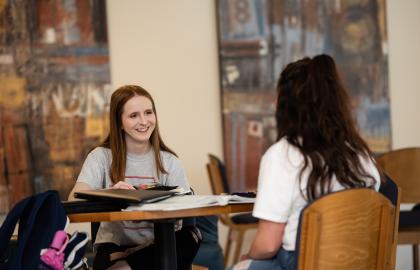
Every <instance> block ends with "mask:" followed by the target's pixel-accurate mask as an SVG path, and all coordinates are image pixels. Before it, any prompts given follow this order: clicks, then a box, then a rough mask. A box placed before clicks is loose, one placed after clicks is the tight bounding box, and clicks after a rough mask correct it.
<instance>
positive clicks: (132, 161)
mask: <svg viewBox="0 0 420 270" xmlns="http://www.w3.org/2000/svg"><path fill="white" fill-rule="evenodd" d="M160 155H161V160H162V163H163V167H164V168H165V170H166V171H167V172H168V174H162V173H159V175H156V165H155V156H154V151H153V149H151V150H150V151H149V152H147V153H146V154H144V155H133V154H128V155H127V164H126V171H125V177H126V179H125V181H126V182H127V183H129V184H131V185H136V186H138V185H140V184H148V183H152V182H153V181H154V179H158V181H159V182H160V183H161V184H163V185H167V186H179V187H182V188H183V189H184V190H189V189H190V186H189V184H188V180H187V176H186V174H185V171H184V169H183V167H182V165H181V162H180V161H179V159H178V158H177V157H176V156H174V155H172V154H171V153H169V152H164V151H161V152H160ZM111 162H112V154H111V150H110V149H108V148H103V147H97V148H95V149H94V150H93V151H92V152H90V153H89V155H88V156H87V158H86V160H85V162H84V164H83V167H82V170H81V171H80V174H79V177H78V178H77V182H82V183H86V184H88V185H89V186H91V187H92V188H93V189H102V188H109V187H111V186H112V185H113V183H112V181H111V178H110V168H111ZM153 178H154V179H153ZM153 240H154V234H153V223H151V222H146V221H142V222H132V221H122V222H101V226H100V227H99V230H98V234H97V236H96V241H95V244H98V243H110V242H111V243H116V244H117V245H138V246H139V247H140V246H148V245H150V244H151V243H153Z"/></svg>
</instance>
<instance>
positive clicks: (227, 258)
mask: <svg viewBox="0 0 420 270" xmlns="http://www.w3.org/2000/svg"><path fill="white" fill-rule="evenodd" d="M231 238H232V229H230V228H229V230H228V236H227V240H226V248H225V267H227V264H228V262H229V254H230V246H231V243H232V239H231Z"/></svg>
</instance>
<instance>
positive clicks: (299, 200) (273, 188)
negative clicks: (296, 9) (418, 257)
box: [233, 55, 380, 270]
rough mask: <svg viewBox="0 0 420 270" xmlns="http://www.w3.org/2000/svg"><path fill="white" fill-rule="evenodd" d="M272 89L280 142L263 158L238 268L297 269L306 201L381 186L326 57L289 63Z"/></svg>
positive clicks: (334, 67) (371, 158)
mask: <svg viewBox="0 0 420 270" xmlns="http://www.w3.org/2000/svg"><path fill="white" fill-rule="evenodd" d="M277 91H278V97H277V108H276V121H277V132H278V137H277V142H276V143H275V144H273V145H272V146H271V147H270V148H269V149H268V150H267V151H266V152H265V154H264V155H263V157H262V159H261V163H260V172H259V179H258V192H257V199H256V202H255V206H254V210H253V215H254V216H255V217H257V218H259V219H260V221H259V225H258V230H257V233H256V236H255V239H254V240H253V243H252V245H251V248H250V250H249V252H248V253H247V254H245V255H243V256H242V257H241V261H240V262H239V263H237V264H236V265H235V266H234V267H233V269H235V270H236V269H258V270H262V269H264V270H265V269H267V270H268V269H281V270H283V269H284V270H285V269H295V241H296V234H297V227H298V222H299V215H300V213H301V211H302V209H303V208H304V207H305V206H306V205H307V204H308V202H311V201H313V200H315V199H317V198H319V197H321V196H323V195H325V194H328V193H330V192H334V191H338V190H342V189H349V188H359V187H370V188H375V189H376V190H378V189H379V185H380V174H379V171H378V169H377V168H376V165H375V163H374V161H373V155H372V152H371V151H370V150H369V148H368V146H367V144H366V142H365V141H364V140H363V139H362V138H361V137H360V135H359V134H358V132H357V129H356V126H355V123H354V120H353V118H352V114H351V110H350V98H349V96H348V94H347V92H346V90H345V89H344V88H343V85H342V83H341V81H340V78H339V75H338V72H337V68H336V65H335V63H334V60H333V59H332V58H331V57H330V56H328V55H318V56H315V57H313V58H312V59H311V58H303V59H301V60H298V61H296V62H293V63H290V64H288V65H287V66H286V67H285V69H284V70H283V71H282V72H281V74H280V78H279V81H278V83H277Z"/></svg>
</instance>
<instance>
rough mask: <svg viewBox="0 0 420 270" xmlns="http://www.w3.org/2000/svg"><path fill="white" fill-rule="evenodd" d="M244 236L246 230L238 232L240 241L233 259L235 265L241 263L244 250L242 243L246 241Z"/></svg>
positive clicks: (237, 242) (237, 241)
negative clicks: (240, 257) (240, 259)
mask: <svg viewBox="0 0 420 270" xmlns="http://www.w3.org/2000/svg"><path fill="white" fill-rule="evenodd" d="M244 234H245V231H244V230H239V231H238V239H237V240H236V247H235V257H233V263H237V262H238V261H239V256H240V255H241V250H242V242H243V240H244Z"/></svg>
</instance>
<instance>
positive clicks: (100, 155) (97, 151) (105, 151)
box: [88, 146, 112, 159]
mask: <svg viewBox="0 0 420 270" xmlns="http://www.w3.org/2000/svg"><path fill="white" fill-rule="evenodd" d="M88 157H95V158H96V159H109V158H111V157H112V155H111V149H109V148H106V147H102V146H98V147H95V148H94V149H92V151H90V152H89V155H88Z"/></svg>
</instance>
